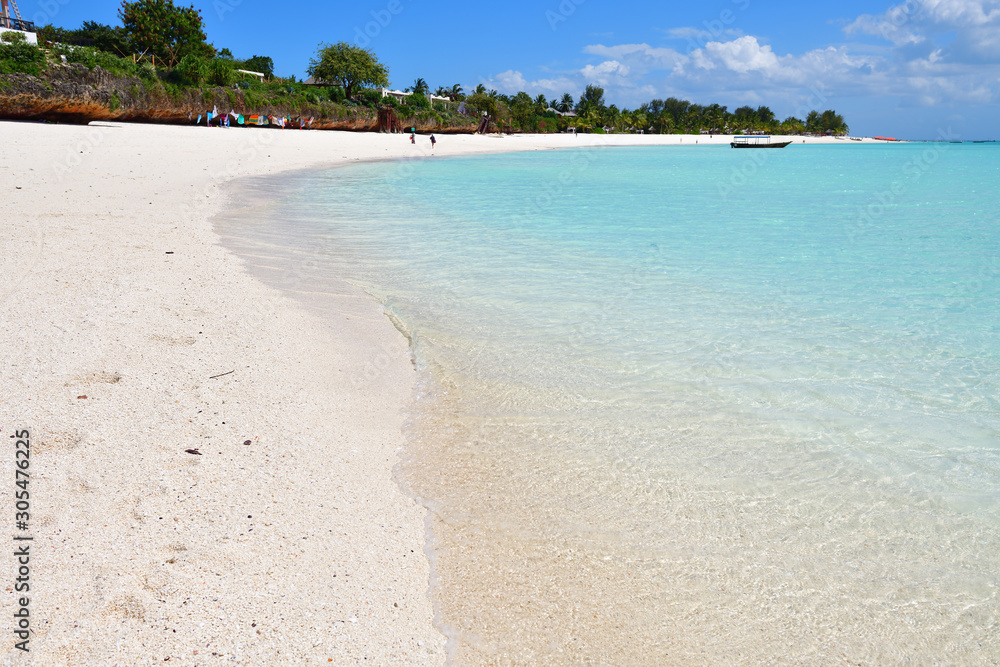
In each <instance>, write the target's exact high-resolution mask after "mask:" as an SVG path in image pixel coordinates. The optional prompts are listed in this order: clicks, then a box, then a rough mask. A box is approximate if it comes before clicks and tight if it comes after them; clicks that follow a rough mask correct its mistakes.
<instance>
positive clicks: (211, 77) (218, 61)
mask: <svg viewBox="0 0 1000 667" xmlns="http://www.w3.org/2000/svg"><path fill="white" fill-rule="evenodd" d="M181 62H183V61H181ZM205 79H206V80H207V81H208V82H209V83H210V84H212V85H214V86H231V85H232V84H233V82H235V81H236V71H235V70H234V69H233V63H232V61H230V60H226V59H224V58H215V59H214V60H212V61H210V62H209V63H208V65H207V72H206V77H205Z"/></svg>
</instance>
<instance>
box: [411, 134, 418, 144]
mask: <svg viewBox="0 0 1000 667" xmlns="http://www.w3.org/2000/svg"><path fill="white" fill-rule="evenodd" d="M410 143H411V144H415V143H417V135H415V134H414V133H413V132H410Z"/></svg>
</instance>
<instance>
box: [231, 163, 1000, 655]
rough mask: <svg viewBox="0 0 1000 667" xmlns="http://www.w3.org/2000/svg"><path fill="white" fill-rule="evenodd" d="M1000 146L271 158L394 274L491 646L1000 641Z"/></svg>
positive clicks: (428, 421) (377, 272) (240, 223)
mask: <svg viewBox="0 0 1000 667" xmlns="http://www.w3.org/2000/svg"><path fill="white" fill-rule="evenodd" d="M998 183H1000V149H998V148H996V147H994V146H993V145H988V144H987V145H964V144H963V145H961V146H958V145H950V144H922V145H897V146H795V145H793V146H790V147H789V148H787V149H783V150H780V151H732V150H731V149H728V148H709V147H699V148H694V147H691V148H678V147H669V148H649V149H642V148H629V149H612V148H608V149H593V150H577V151H559V152H544V153H528V154H510V155H500V156H489V157H473V158H460V159H447V160H445V159H435V160H428V161H423V162H395V163H378V164H367V165H357V166H353V167H350V168H344V169H335V170H329V171H319V172H308V173H300V174H297V175H294V176H287V177H284V178H283V179H281V180H278V181H274V180H272V181H266V182H265V181H257V182H251V183H250V186H251V187H252V188H254V189H256V190H257V191H258V194H260V193H268V194H269V195H270V196H274V195H275V194H277V193H280V194H281V198H280V199H279V200H278V201H277V202H272V203H270V204H269V205H267V206H259V207H256V208H251V209H247V210H244V211H241V212H240V214H239V215H238V216H237V217H236V218H235V219H230V220H221V221H220V222H219V229H220V231H221V232H222V233H223V235H224V236H226V237H227V243H228V244H230V245H231V246H232V247H234V248H236V249H237V250H238V251H239V252H242V253H243V254H245V255H247V256H249V257H252V258H253V261H254V262H256V263H257V264H258V265H262V266H266V267H268V270H269V274H268V275H269V276H270V277H271V279H272V280H273V282H274V283H275V284H279V285H282V286H285V287H288V288H290V289H293V290H306V291H313V292H323V291H324V290H329V291H337V290H340V289H342V285H343V282H342V280H343V279H346V280H348V281H349V282H353V283H354V284H355V285H359V286H361V287H363V288H364V289H365V290H367V291H368V292H370V293H371V294H373V295H374V296H376V297H377V298H379V299H381V300H382V301H383V303H384V304H385V307H386V309H387V311H388V313H389V315H390V316H391V317H392V318H393V319H394V320H395V321H396V322H397V325H398V326H399V327H400V328H401V329H402V330H404V331H405V332H406V333H407V334H408V335H409V336H410V337H411V338H412V343H413V346H412V347H413V353H414V357H415V361H416V364H417V368H418V372H419V390H418V395H417V397H416V399H415V404H414V406H413V408H412V414H411V419H410V426H409V427H408V433H407V435H408V437H409V439H410V447H409V451H408V452H407V457H406V459H405V461H404V462H403V463H402V464H401V465H400V467H399V470H398V474H399V478H400V482H401V484H402V485H403V487H404V488H405V489H406V490H407V491H408V492H409V493H411V494H412V495H413V496H414V497H416V498H418V499H419V500H420V502H422V503H424V504H425V505H426V506H427V507H428V508H429V509H430V514H429V516H430V518H429V521H428V525H429V545H430V546H429V552H430V554H431V556H432V564H433V568H434V572H435V578H434V582H433V588H432V591H431V594H432V597H433V599H434V602H435V604H436V607H437V609H438V612H439V618H438V623H439V627H441V628H442V630H443V631H445V632H446V633H447V634H448V636H449V638H450V640H451V642H450V644H451V652H452V656H453V657H454V658H455V659H456V660H458V661H459V662H462V663H482V662H488V663H501V664H502V663H525V662H544V663H550V662H564V663H577V664H578V663H585V662H590V663H593V664H782V663H823V664H832V663H833V662H843V661H845V660H855V661H862V662H865V663H872V662H877V663H900V662H906V661H912V662H913V664H918V663H919V664H929V663H934V662H940V663H952V664H990V663H994V664H995V663H996V662H997V661H1000V599H998V591H997V585H998V573H1000V259H998V254H1000V188H998V187H997V184H998Z"/></svg>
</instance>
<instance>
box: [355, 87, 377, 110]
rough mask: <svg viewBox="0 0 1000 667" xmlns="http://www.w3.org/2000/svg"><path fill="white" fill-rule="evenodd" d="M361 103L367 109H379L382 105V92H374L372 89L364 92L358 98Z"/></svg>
mask: <svg viewBox="0 0 1000 667" xmlns="http://www.w3.org/2000/svg"><path fill="white" fill-rule="evenodd" d="M357 97H358V98H360V99H359V102H361V103H362V104H364V105H365V106H366V107H377V106H378V105H379V104H381V103H382V92H381V91H379V90H372V89H370V88H368V89H365V90H362V91H361V94H360V95H358V96H357Z"/></svg>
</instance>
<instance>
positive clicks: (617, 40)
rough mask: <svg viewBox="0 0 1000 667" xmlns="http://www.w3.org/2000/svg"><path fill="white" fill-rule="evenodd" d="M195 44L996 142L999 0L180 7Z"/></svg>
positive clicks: (26, 5) (225, 3) (46, 0)
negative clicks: (193, 13) (353, 54)
mask: <svg viewBox="0 0 1000 667" xmlns="http://www.w3.org/2000/svg"><path fill="white" fill-rule="evenodd" d="M180 4H193V5H194V6H195V7H197V8H199V9H201V10H202V15H203V16H204V19H205V24H206V31H207V33H208V37H209V41H211V42H212V43H213V44H214V45H215V46H216V48H222V47H228V48H229V49H230V50H231V51H232V52H233V53H234V54H235V55H236V56H237V57H249V56H251V55H266V56H271V57H272V58H273V59H274V63H275V69H276V71H277V72H278V73H279V74H283V75H286V76H287V75H293V74H294V75H295V76H298V77H303V76H304V74H305V70H306V68H307V67H308V64H309V59H310V57H312V56H313V55H314V54H315V52H316V48H317V45H318V44H319V43H320V42H337V41H349V42H354V43H362V44H363V45H365V46H366V48H370V49H371V50H373V51H374V52H375V54H376V55H377V56H378V57H379V59H380V60H382V61H383V62H384V63H386V65H388V67H389V72H390V78H391V80H392V84H393V86H394V87H397V88H403V87H406V86H408V85H411V84H412V83H413V81H414V79H416V78H417V77H423V78H425V79H426V80H427V81H428V83H430V85H431V87H432V88H436V87H437V86H442V85H443V86H451V85H452V84H455V83H459V84H461V85H462V86H463V87H465V88H466V89H469V88H472V87H474V86H475V85H476V84H478V83H484V84H485V85H486V86H487V87H489V88H496V89H498V90H500V91H502V92H508V93H514V92H517V91H518V90H525V91H527V92H528V93H531V95H532V96H535V95H537V94H539V93H544V94H545V95H546V97H554V96H561V95H562V93H564V92H568V93H571V94H572V95H574V97H576V96H578V95H579V94H580V92H581V91H582V90H583V88H584V87H585V86H586V85H587V84H588V83H595V84H598V85H601V86H603V87H604V89H605V98H606V100H607V101H608V102H609V103H615V104H617V105H618V106H619V107H628V108H634V107H635V106H637V105H639V104H641V103H642V102H645V101H648V100H649V99H652V98H654V97H660V98H666V97H670V96H674V97H680V98H683V99H688V100H691V101H692V102H697V103H701V104H709V103H712V102H718V103H719V104H724V105H727V106H728V107H729V108H730V110H733V109H735V108H736V107H738V106H742V105H744V104H750V105H754V106H756V105H758V104H767V105H769V106H770V107H771V108H772V110H773V111H774V112H775V113H776V114H777V115H778V116H779V117H781V118H784V117H786V116H789V115H795V116H798V117H803V116H804V115H805V113H806V112H808V111H809V110H811V109H817V110H820V111H822V110H824V109H827V108H832V109H836V110H837V111H838V112H840V113H841V114H843V115H844V117H845V118H846V120H847V122H848V123H849V124H850V126H851V131H852V133H854V134H859V135H887V136H897V137H903V138H916V139H920V138H929V139H933V138H935V137H938V136H940V135H947V136H948V137H949V138H965V139H974V138H975V139H981V138H987V139H992V138H997V139H1000V130H998V120H1000V113H998V112H1000V0H903V1H902V2H897V3H886V2H863V1H860V0H843V1H841V2H838V3H803V2H794V3H793V2H788V1H787V0H781V1H779V0H710V1H709V2H706V3H703V4H700V5H698V6H695V5H694V4H693V3H680V2H652V1H645V0H641V1H633V2H626V3H623V2H609V1H608V0H538V1H534V2H528V1H525V0H508V1H507V2H506V3H501V4H497V3H477V2H461V3H450V4H445V3H428V2H426V1H422V0H359V1H357V0H356V1H353V2H349V3H348V2H342V3H327V2H316V1H315V0H304V1H303V2H300V3H297V4H295V5H291V4H287V5H282V4H278V3H273V2H262V1H261V0H193V2H192V0H181V1H180ZM18 5H19V7H20V9H21V14H22V16H24V18H26V19H29V20H30V19H34V20H35V21H36V22H38V23H42V24H44V23H48V22H52V23H55V24H56V25H59V26H62V27H67V28H75V27H78V26H79V24H80V23H81V22H82V21H84V20H87V19H89V20H96V21H99V22H102V23H110V24H113V25H117V23H118V20H117V8H118V4H117V3H113V2H107V3H102V2H98V3H85V2H83V1H82V0H41V1H38V2H35V1H32V0H20V2H19V3H18Z"/></svg>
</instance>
